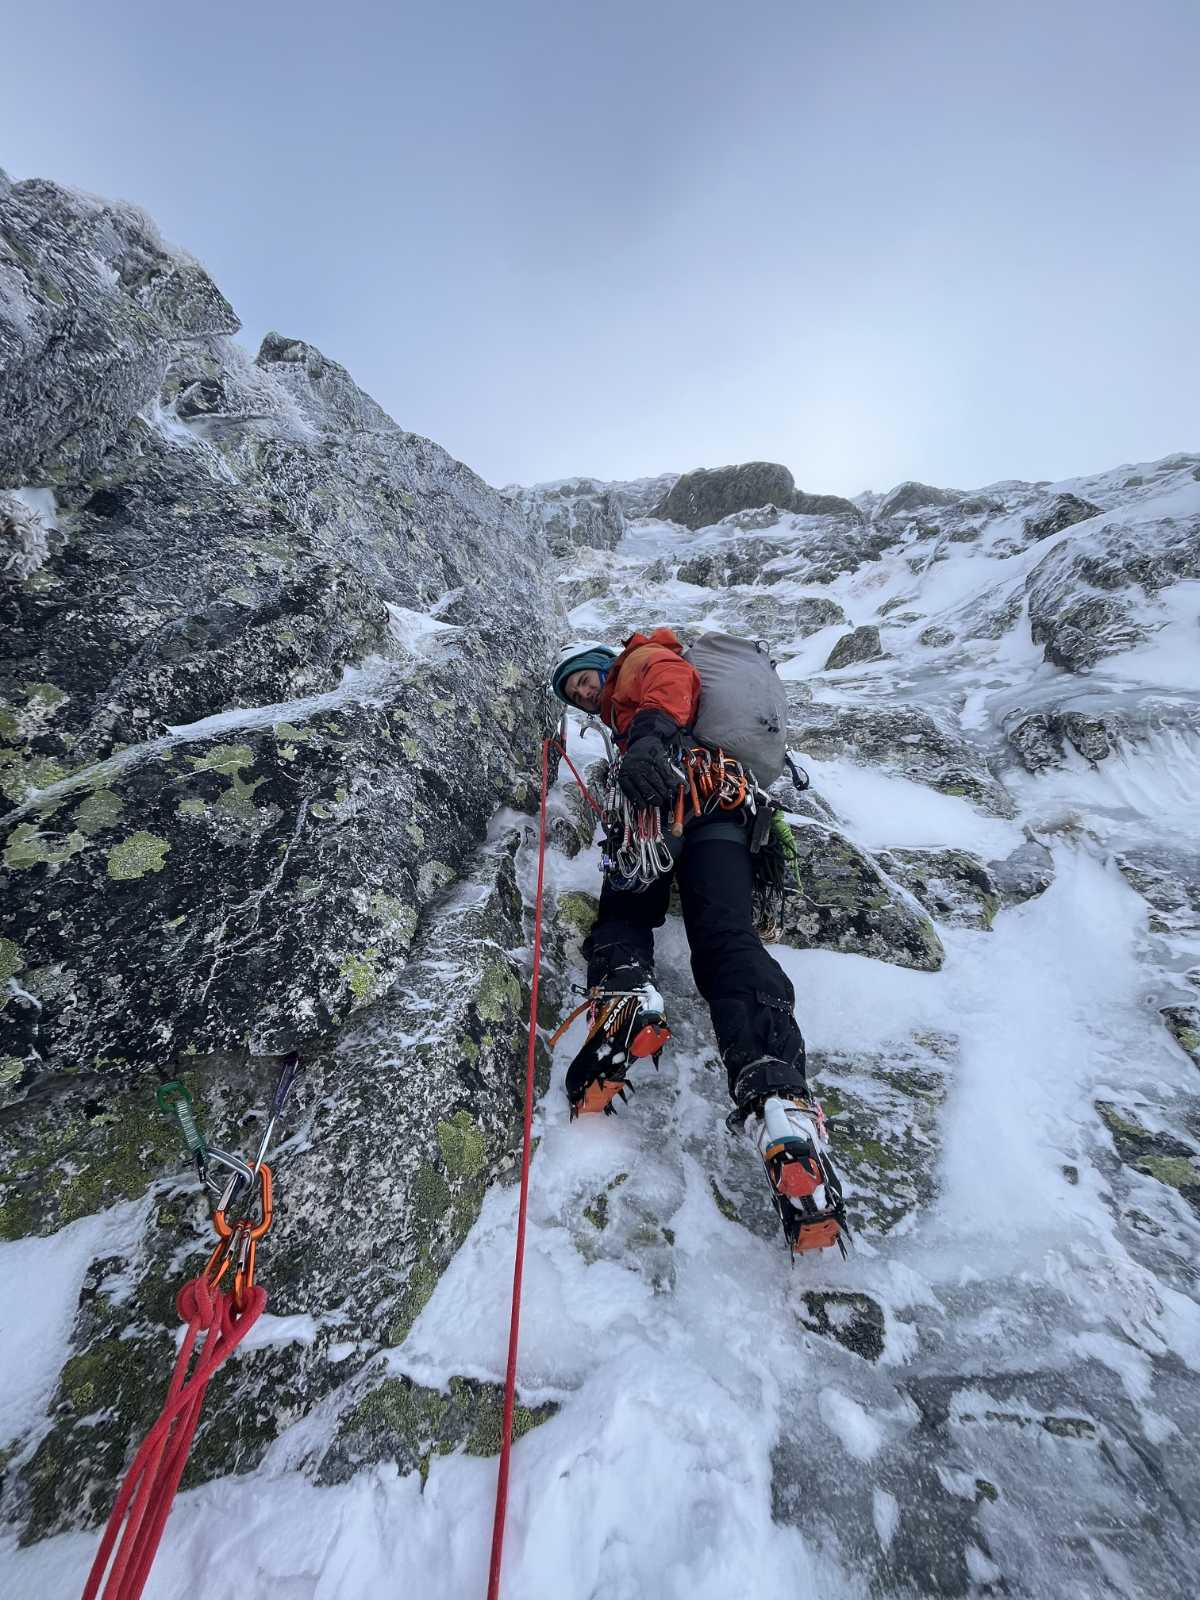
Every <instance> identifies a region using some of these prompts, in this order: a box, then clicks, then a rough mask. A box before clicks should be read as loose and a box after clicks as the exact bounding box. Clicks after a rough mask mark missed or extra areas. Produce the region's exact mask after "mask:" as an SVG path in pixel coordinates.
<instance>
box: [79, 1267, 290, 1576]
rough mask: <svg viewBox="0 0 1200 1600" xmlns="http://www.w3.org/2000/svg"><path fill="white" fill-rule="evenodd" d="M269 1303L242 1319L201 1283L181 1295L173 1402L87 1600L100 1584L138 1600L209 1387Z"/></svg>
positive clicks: (104, 1544)
mask: <svg viewBox="0 0 1200 1600" xmlns="http://www.w3.org/2000/svg"><path fill="white" fill-rule="evenodd" d="M266 1303H267V1296H266V1291H265V1290H264V1289H261V1288H258V1287H255V1288H252V1289H251V1290H250V1292H249V1296H248V1298H247V1303H246V1309H245V1310H244V1311H242V1312H238V1311H237V1310H235V1308H234V1304H233V1296H232V1295H230V1294H226V1293H224V1292H222V1291H220V1290H214V1289H212V1288H211V1287H210V1285H209V1284H208V1283H207V1282H206V1281H205V1279H204V1278H203V1277H199V1278H192V1279H191V1280H190V1281H189V1282H187V1283H185V1284H184V1286H183V1288H182V1289H180V1291H179V1294H178V1296H177V1297H176V1301H175V1304H176V1307H177V1309H178V1311H179V1316H180V1319H181V1320H182V1321H183V1322H184V1323H186V1324H187V1329H186V1332H185V1333H184V1336H183V1343H182V1345H181V1346H180V1349H179V1355H178V1357H177V1359H176V1362H175V1370H174V1372H173V1373H172V1374H171V1383H170V1386H169V1388H168V1389H167V1398H166V1400H165V1402H164V1403H163V1408H162V1412H161V1414H160V1415H159V1418H158V1421H157V1422H156V1423H155V1424H154V1426H153V1427H152V1428H151V1429H150V1432H149V1433H148V1434H147V1435H146V1437H145V1439H144V1440H143V1441H142V1445H141V1448H140V1449H139V1450H138V1453H137V1455H135V1456H134V1458H133V1460H132V1462H131V1463H130V1465H129V1471H128V1472H127V1473H126V1475H125V1481H124V1483H122V1485H121V1489H120V1492H119V1494H118V1495H117V1500H116V1504H115V1505H114V1506H113V1509H112V1515H111V1516H110V1517H109V1519H108V1526H107V1527H106V1528H105V1530H104V1537H103V1538H102V1539H101V1541H100V1548H99V1550H97V1552H96V1559H95V1560H94V1561H93V1562H92V1570H91V1572H90V1573H89V1575H88V1581H87V1587H86V1588H85V1589H84V1591H83V1600H96V1597H97V1596H98V1595H99V1594H100V1585H101V1583H102V1582H104V1593H103V1597H102V1600H138V1597H139V1596H140V1595H141V1592H142V1590H143V1589H144V1588H145V1586H146V1579H147V1578H148V1577H149V1576H150V1567H151V1565H152V1564H153V1561H154V1557H155V1555H156V1553H157V1551H158V1546H159V1543H160V1541H161V1539H162V1536H163V1529H164V1528H165V1527H166V1525H167V1517H168V1516H169V1515H170V1511H171V1503H172V1501H173V1500H174V1499H175V1492H176V1490H177V1489H178V1488H179V1480H180V1478H182V1476H183V1469H184V1467H185V1466H186V1465H187V1458H188V1452H189V1450H190V1449H191V1446H192V1437H193V1435H194V1434H195V1432H196V1426H197V1424H198V1423H199V1421H200V1408H201V1407H202V1406H203V1404H204V1393H205V1390H206V1389H207V1388H208V1382H209V1379H210V1378H211V1377H212V1375H213V1373H214V1372H215V1371H216V1370H217V1368H218V1367H219V1366H220V1365H221V1363H222V1362H223V1361H224V1360H226V1358H227V1357H229V1356H231V1355H232V1354H233V1352H234V1351H235V1350H236V1349H237V1347H238V1345H239V1344H240V1343H241V1341H242V1340H243V1339H244V1338H245V1337H246V1335H247V1334H248V1333H249V1332H250V1329H251V1328H252V1327H253V1326H254V1324H255V1323H256V1322H257V1321H258V1319H259V1317H260V1316H261V1315H262V1312H263V1308H264V1306H265V1305H266ZM201 1335H203V1338H204V1343H203V1344H202V1345H201V1346H200V1349H199V1354H198V1355H196V1364H195V1367H194V1368H193V1370H192V1373H191V1376H190V1377H189V1376H188V1367H189V1366H191V1363H192V1357H193V1355H194V1354H195V1352H196V1347H197V1343H198V1341H199V1339H200V1337H201ZM118 1536H119V1537H120V1544H119V1545H118V1544H117V1540H118ZM114 1546H116V1554H115V1555H114V1554H113V1550H114ZM110 1558H111V1559H112V1567H111V1570H110V1569H109V1560H110ZM106 1572H107V1573H108V1578H107V1582H105V1581H104V1579H105V1573H106Z"/></svg>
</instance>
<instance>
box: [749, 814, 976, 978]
mask: <svg viewBox="0 0 1200 1600" xmlns="http://www.w3.org/2000/svg"><path fill="white" fill-rule="evenodd" d="M791 831H792V837H793V838H794V840H795V842H796V852H797V856H798V864H797V869H796V877H797V881H798V883H799V890H798V892H797V893H795V894H790V895H788V896H787V898H786V900H785V902H784V911H783V925H782V928H781V930H780V935H779V939H780V943H782V944H786V945H791V946H792V947H793V948H794V949H797V950H814V949H821V950H842V951H847V952H851V953H853V954H855V955H863V956H873V957H875V958H876V959H877V960H879V961H890V962H892V963H893V964H895V965H896V966H900V967H915V968H917V969H918V970H919V971H922V972H936V971H937V970H938V968H939V967H940V966H941V965H942V962H943V960H944V958H945V952H944V950H943V949H942V942H941V940H940V939H939V938H938V936H937V932H936V930H935V928H934V926H933V923H932V922H931V921H930V919H929V918H928V916H926V915H925V913H924V912H923V911H922V910H921V907H920V906H919V905H918V904H917V902H916V900H915V899H913V898H911V897H910V896H909V895H908V894H906V893H905V892H904V890H903V889H901V888H900V887H898V885H897V884H895V883H894V882H892V881H891V880H890V879H889V878H888V877H886V876H885V874H884V873H883V872H881V870H880V868H879V866H878V865H877V864H876V863H875V861H873V860H872V858H871V857H870V856H868V855H867V854H866V853H865V852H864V851H862V850H860V849H859V848H858V847H857V845H854V844H852V843H851V841H850V840H849V839H847V838H846V836H845V835H844V834H842V833H839V832H838V831H837V830H836V829H834V828H829V827H826V826H824V825H823V824H821V823H817V822H810V823H806V824H803V825H799V826H795V825H793V826H792V830H791Z"/></svg>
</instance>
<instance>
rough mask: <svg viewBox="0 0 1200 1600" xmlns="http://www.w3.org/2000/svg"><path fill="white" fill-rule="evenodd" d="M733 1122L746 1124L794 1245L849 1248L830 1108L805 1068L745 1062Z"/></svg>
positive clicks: (800, 1247) (798, 1247) (733, 1126)
mask: <svg viewBox="0 0 1200 1600" xmlns="http://www.w3.org/2000/svg"><path fill="white" fill-rule="evenodd" d="M734 1096H735V1099H736V1100H737V1106H736V1109H735V1110H733V1111H732V1112H731V1113H730V1114H729V1117H728V1118H727V1121H728V1124H729V1127H730V1128H731V1129H736V1128H739V1127H745V1129H746V1131H747V1132H748V1133H749V1135H750V1137H751V1138H752V1139H753V1140H754V1144H755V1148H756V1149H757V1150H758V1153H759V1155H760V1156H761V1158H762V1163H763V1166H764V1168H765V1169H766V1173H767V1180H768V1182H769V1183H770V1185H771V1197H772V1199H773V1200H774V1202H775V1210H776V1211H777V1212H778V1214H779V1220H780V1222H781V1223H782V1224H783V1232H784V1237H785V1238H786V1239H787V1243H788V1249H789V1250H790V1251H791V1253H792V1259H793V1260H795V1257H796V1252H797V1251H798V1250H827V1249H829V1248H830V1247H831V1246H833V1245H837V1247H838V1249H839V1250H840V1251H841V1252H842V1254H843V1255H845V1254H846V1240H847V1239H848V1238H849V1236H850V1234H849V1229H848V1227H847V1225H846V1209H845V1206H844V1204H843V1201H842V1189H841V1185H840V1184H839V1183H838V1179H837V1174H836V1173H835V1172H834V1170H833V1164H832V1162H831V1161H830V1159H829V1138H828V1135H827V1133H826V1129H825V1114H824V1112H823V1111H822V1110H821V1107H820V1106H819V1105H818V1104H817V1102H816V1101H815V1100H813V1099H810V1097H809V1093H808V1084H807V1081H806V1079H805V1077H804V1074H803V1072H802V1071H801V1069H800V1068H798V1067H794V1066H789V1065H788V1064H787V1063H786V1062H784V1061H778V1060H775V1059H773V1058H772V1057H769V1056H767V1057H761V1058H760V1059H759V1060H758V1061H752V1062H751V1063H750V1064H749V1065H748V1066H746V1067H743V1068H742V1070H741V1072H740V1073H739V1074H738V1078H737V1082H736V1083H735V1085H734Z"/></svg>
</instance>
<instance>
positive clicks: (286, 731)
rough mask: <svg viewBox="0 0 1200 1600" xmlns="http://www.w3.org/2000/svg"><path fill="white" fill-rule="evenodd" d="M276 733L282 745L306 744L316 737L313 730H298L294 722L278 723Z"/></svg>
mask: <svg viewBox="0 0 1200 1600" xmlns="http://www.w3.org/2000/svg"><path fill="white" fill-rule="evenodd" d="M274 732H275V737H276V739H277V740H278V741H279V742H280V744H305V743H307V741H308V740H309V739H311V738H313V737H314V734H313V730H312V729H311V728H297V727H296V725H295V724H294V723H292V722H277V723H276V724H275V729H274Z"/></svg>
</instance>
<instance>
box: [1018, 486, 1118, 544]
mask: <svg viewBox="0 0 1200 1600" xmlns="http://www.w3.org/2000/svg"><path fill="white" fill-rule="evenodd" d="M1099 515H1100V507H1099V506H1094V505H1093V504H1092V503H1091V501H1090V500H1081V499H1080V498H1079V496H1078V495H1077V494H1059V495H1055V497H1054V499H1053V500H1051V502H1050V504H1049V505H1048V506H1047V507H1046V508H1045V510H1043V511H1039V512H1038V514H1037V515H1036V516H1033V517H1026V518H1025V538H1026V539H1027V540H1028V542H1029V543H1030V544H1036V543H1037V542H1038V541H1039V540H1040V539H1048V538H1049V537H1050V535H1051V534H1052V533H1061V532H1062V531H1063V529H1064V528H1070V527H1073V526H1074V525H1075V523H1077V522H1087V521H1088V519H1089V518H1091V517H1098V516H1099Z"/></svg>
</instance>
